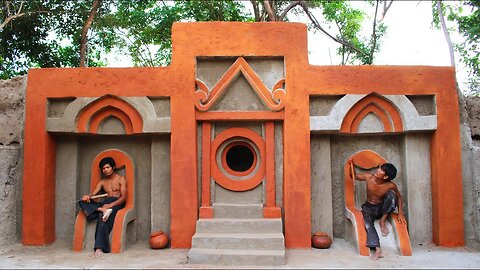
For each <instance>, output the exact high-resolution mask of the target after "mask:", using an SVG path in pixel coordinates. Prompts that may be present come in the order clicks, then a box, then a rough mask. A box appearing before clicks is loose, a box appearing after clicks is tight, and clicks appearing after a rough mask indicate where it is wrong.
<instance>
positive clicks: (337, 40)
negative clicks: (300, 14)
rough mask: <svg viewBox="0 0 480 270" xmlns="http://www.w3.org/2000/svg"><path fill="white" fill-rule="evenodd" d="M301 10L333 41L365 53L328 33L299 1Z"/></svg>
mask: <svg viewBox="0 0 480 270" xmlns="http://www.w3.org/2000/svg"><path fill="white" fill-rule="evenodd" d="M299 5H300V6H301V7H302V8H303V10H304V11H305V14H307V16H308V18H309V19H310V21H311V22H312V23H313V25H314V26H315V27H316V28H317V29H319V30H320V31H322V32H323V33H324V34H325V35H327V36H328V37H329V38H331V39H333V40H334V41H335V42H337V43H340V44H342V45H344V46H346V47H348V48H351V49H352V50H354V51H356V52H358V53H360V54H365V52H363V51H361V50H359V49H358V48H356V47H355V46H353V45H351V44H350V43H349V42H347V41H344V40H340V39H338V38H336V37H334V36H332V35H330V34H329V33H328V32H327V31H325V29H323V27H322V26H321V25H320V23H318V21H317V19H315V17H314V16H313V15H312V14H311V12H310V10H309V9H308V8H307V7H306V6H305V4H304V3H300V4H299Z"/></svg>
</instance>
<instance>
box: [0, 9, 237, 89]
mask: <svg viewBox="0 0 480 270" xmlns="http://www.w3.org/2000/svg"><path fill="white" fill-rule="evenodd" d="M92 3H93V0H76V1H64V0H29V1H20V0H13V1H11V2H6V1H3V2H1V4H0V5H1V6H0V8H1V14H0V18H1V21H0V22H3V21H5V20H6V19H7V18H8V17H9V16H12V15H15V13H16V12H17V11H18V10H19V8H20V6H21V7H22V9H21V12H22V13H25V14H24V15H23V16H21V17H18V18H15V19H13V20H11V21H10V22H9V23H8V24H7V25H6V27H4V28H3V29H0V78H3V79H5V78H11V77H14V76H18V75H22V74H25V73H26V72H27V71H28V69H29V68H32V67H76V66H78V65H79V55H80V41H81V32H82V28H83V26H84V24H85V20H86V19H87V17H88V15H89V13H90V10H91V8H92ZM7 5H8V6H7ZM245 20H247V16H246V15H245V12H244V6H243V5H242V4H241V3H239V2H234V1H213V0H209V1H157V0H137V1H131V0H103V1H102V3H101V5H100V8H99V10H98V11H97V14H96V16H95V18H94V21H93V23H92V25H91V28H90V29H89V32H88V43H87V56H88V59H87V66H104V65H105V62H106V59H105V56H106V54H107V53H109V52H110V51H112V50H113V49H117V50H119V51H120V52H123V53H125V54H128V55H129V56H130V57H131V59H132V61H133V63H134V65H136V66H159V65H167V64H168V63H169V62H170V59H171V27H172V24H173V23H174V22H176V21H245Z"/></svg>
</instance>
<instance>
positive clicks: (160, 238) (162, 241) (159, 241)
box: [150, 231, 168, 249]
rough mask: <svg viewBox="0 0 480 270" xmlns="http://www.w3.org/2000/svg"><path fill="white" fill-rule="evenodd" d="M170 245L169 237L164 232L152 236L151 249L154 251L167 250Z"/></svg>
mask: <svg viewBox="0 0 480 270" xmlns="http://www.w3.org/2000/svg"><path fill="white" fill-rule="evenodd" d="M167 245H168V236H167V235H166V234H165V233H163V231H158V232H154V233H152V234H151V235H150V247H151V248H153V249H160V248H165V247H166V246H167Z"/></svg>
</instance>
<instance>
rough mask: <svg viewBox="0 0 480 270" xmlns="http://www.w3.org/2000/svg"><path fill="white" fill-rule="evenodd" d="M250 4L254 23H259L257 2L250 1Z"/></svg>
mask: <svg viewBox="0 0 480 270" xmlns="http://www.w3.org/2000/svg"><path fill="white" fill-rule="evenodd" d="M250 3H252V6H253V14H255V21H256V22H259V21H260V11H259V10H258V4H257V1H255V0H250Z"/></svg>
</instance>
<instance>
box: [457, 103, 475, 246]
mask: <svg viewBox="0 0 480 270" xmlns="http://www.w3.org/2000/svg"><path fill="white" fill-rule="evenodd" d="M464 104H465V107H461V109H462V110H464V114H462V115H463V117H461V119H462V124H461V125H460V132H461V133H460V136H461V137H460V139H461V143H462V166H463V170H462V178H463V203H464V224H465V242H466V244H467V245H469V246H476V247H477V248H478V247H480V166H479V164H480V97H479V96H476V97H474V96H471V97H467V98H465V103H464ZM465 112H466V113H465Z"/></svg>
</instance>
